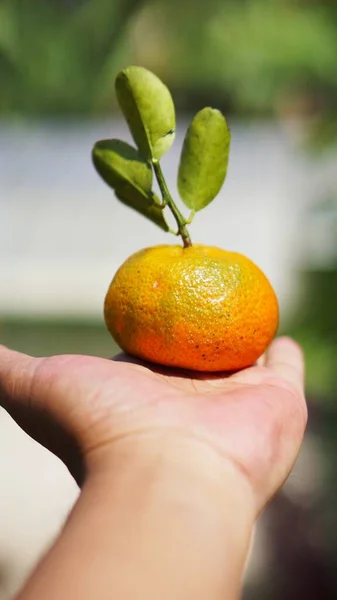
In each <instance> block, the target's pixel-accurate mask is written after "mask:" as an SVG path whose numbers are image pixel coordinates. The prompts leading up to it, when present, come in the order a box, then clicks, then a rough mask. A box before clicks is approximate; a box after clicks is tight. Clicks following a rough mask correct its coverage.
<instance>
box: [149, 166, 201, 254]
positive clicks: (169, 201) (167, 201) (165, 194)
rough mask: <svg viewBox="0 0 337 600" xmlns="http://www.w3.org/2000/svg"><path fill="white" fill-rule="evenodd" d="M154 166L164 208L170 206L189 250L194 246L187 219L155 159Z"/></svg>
mask: <svg viewBox="0 0 337 600" xmlns="http://www.w3.org/2000/svg"><path fill="white" fill-rule="evenodd" d="M152 166H153V170H154V173H155V176H156V179H157V181H158V185H159V188H160V191H161V195H162V200H163V206H168V207H169V209H170V210H171V213H172V214H173V216H174V218H175V220H176V223H177V225H178V235H180V236H181V238H182V240H183V244H184V248H188V247H189V246H192V242H191V238H190V234H189V233H188V230H187V228H186V219H184V217H183V215H182V214H181V212H180V210H179V208H178V207H177V206H176V204H175V202H174V200H173V198H172V196H171V194H170V192H169V190H168V187H167V184H166V181H165V178H164V174H163V171H162V169H161V166H160V164H159V161H158V160H157V159H155V158H154V159H152Z"/></svg>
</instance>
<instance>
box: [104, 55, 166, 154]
mask: <svg viewBox="0 0 337 600" xmlns="http://www.w3.org/2000/svg"><path fill="white" fill-rule="evenodd" d="M115 87H116V94H117V99H118V102H119V105H120V107H121V110H122V112H123V114H124V117H125V119H126V121H127V123H128V125H129V129H130V131H131V134H132V137H133V139H134V141H135V143H136V144H137V146H138V148H139V151H140V153H141V155H142V156H143V157H144V158H146V159H147V160H152V159H159V158H160V157H161V156H163V154H165V152H167V150H168V149H169V148H170V147H171V145H172V143H173V140H174V136H175V126H176V125H175V109H174V104H173V100H172V97H171V94H170V92H169V90H168V88H167V87H166V85H164V84H163V82H162V81H161V80H160V79H159V78H158V77H157V76H156V75H154V73H151V71H148V70H147V69H144V68H143V67H136V66H132V67H128V68H127V69H124V71H121V72H120V73H119V74H118V75H117V78H116V83H115Z"/></svg>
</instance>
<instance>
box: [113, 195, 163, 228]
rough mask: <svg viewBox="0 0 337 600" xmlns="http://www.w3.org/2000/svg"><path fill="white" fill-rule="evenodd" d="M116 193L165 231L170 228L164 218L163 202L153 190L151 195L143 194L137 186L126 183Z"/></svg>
mask: <svg viewBox="0 0 337 600" xmlns="http://www.w3.org/2000/svg"><path fill="white" fill-rule="evenodd" d="M115 194H116V196H117V198H118V200H120V201H121V202H123V204H125V205H126V206H129V207H130V208H133V209H134V210H136V211H137V212H139V213H140V214H141V215H143V216H144V217H146V218H147V219H149V220H150V221H152V222H153V223H155V224H156V225H158V227H160V228H161V229H163V230H164V231H168V230H169V227H168V225H167V223H166V221H165V218H164V214H163V209H162V207H161V202H160V200H159V198H158V197H157V196H156V195H155V194H154V193H152V192H151V195H149V196H143V195H142V194H141V193H140V192H139V191H138V190H137V189H136V188H133V187H131V186H130V185H129V184H127V183H125V184H124V185H123V186H121V187H119V188H118V189H117V190H115Z"/></svg>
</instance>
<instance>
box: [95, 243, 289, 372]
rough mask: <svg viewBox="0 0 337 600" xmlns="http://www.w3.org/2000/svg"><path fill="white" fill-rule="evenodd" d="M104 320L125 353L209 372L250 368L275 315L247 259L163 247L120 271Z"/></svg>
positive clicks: (199, 248)
mask: <svg viewBox="0 0 337 600" xmlns="http://www.w3.org/2000/svg"><path fill="white" fill-rule="evenodd" d="M104 316H105V321H106V325H107V328H108V330H109V331H110V333H111V334H112V336H113V338H114V339H115V341H116V342H117V344H118V345H119V346H120V347H121V348H122V349H123V350H124V351H125V352H127V353H129V354H131V355H133V356H136V357H138V358H140V359H143V360H146V361H150V362H153V363H159V364H161V365H166V366H170V367H180V368H185V369H192V370H195V371H208V372H210V371H233V370H237V369H242V368H244V367H248V366H250V365H252V364H253V363H254V362H255V361H256V360H257V359H258V358H259V356H261V354H263V352H264V351H265V349H266V348H267V346H268V345H269V343H270V342H271V340H272V339H273V337H274V336H275V333H276V330H277V327H278V318H279V310H278V302H277V298H276V295H275V293H274V290H273V288H272V286H271V284H270V283H269V281H268V279H267V278H266V276H265V275H264V274H263V273H262V271H261V270H260V269H259V268H258V267H257V266H256V265H255V264H254V263H253V262H252V261H251V260H249V259H248V258H246V257H245V256H243V255H241V254H238V253H236V252H228V251H225V250H222V249H220V248H215V247H209V246H203V245H198V244H194V245H192V246H189V247H186V248H183V247H181V246H168V245H162V246H156V247H152V248H146V249H144V250H141V251H139V252H136V253H135V254H133V255H132V256H130V257H129V258H128V259H127V260H126V261H125V263H124V264H123V265H122V266H121V267H120V268H119V270H118V271H117V273H116V275H115V276H114V278H113V280H112V282H111V284H110V287H109V289H108V292H107V294H106V298H105V305H104Z"/></svg>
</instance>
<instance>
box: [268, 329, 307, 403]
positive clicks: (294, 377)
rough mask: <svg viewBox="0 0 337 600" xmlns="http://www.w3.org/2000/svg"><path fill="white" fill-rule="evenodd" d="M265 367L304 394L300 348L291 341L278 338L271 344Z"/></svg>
mask: <svg viewBox="0 0 337 600" xmlns="http://www.w3.org/2000/svg"><path fill="white" fill-rule="evenodd" d="M265 365H266V367H268V368H269V369H271V370H272V371H274V373H275V374H276V375H278V376H279V377H281V378H282V379H284V380H285V381H287V382H288V383H290V384H291V385H292V386H293V388H294V389H295V390H296V391H298V392H300V393H301V394H304V359H303V354H302V350H301V348H300V346H299V345H298V344H297V343H296V342H295V341H294V340H292V339H290V338H287V337H280V338H278V339H276V340H274V342H273V343H272V344H271V346H270V348H269V350H268V351H267V355H266V363H265Z"/></svg>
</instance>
